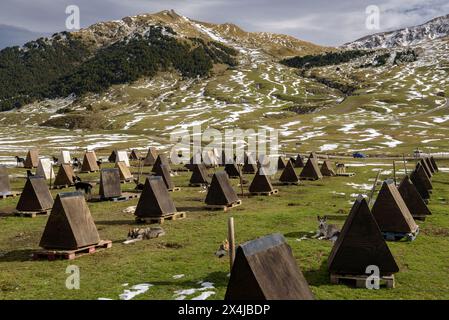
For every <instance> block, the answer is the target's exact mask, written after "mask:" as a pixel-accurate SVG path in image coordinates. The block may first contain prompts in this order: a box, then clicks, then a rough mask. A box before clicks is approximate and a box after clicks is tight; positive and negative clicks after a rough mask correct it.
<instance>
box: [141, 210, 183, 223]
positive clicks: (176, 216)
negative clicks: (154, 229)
mask: <svg viewBox="0 0 449 320" xmlns="http://www.w3.org/2000/svg"><path fill="white" fill-rule="evenodd" d="M186 217H187V214H186V213H185V212H175V213H172V214H167V215H164V216H161V217H145V218H143V217H136V222H137V223H146V224H155V223H157V224H163V223H164V222H165V221H166V220H180V219H184V218H186Z"/></svg>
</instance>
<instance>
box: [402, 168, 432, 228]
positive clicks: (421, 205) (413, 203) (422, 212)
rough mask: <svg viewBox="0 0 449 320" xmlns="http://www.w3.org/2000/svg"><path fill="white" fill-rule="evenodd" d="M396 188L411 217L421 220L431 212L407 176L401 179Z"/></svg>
mask: <svg viewBox="0 0 449 320" xmlns="http://www.w3.org/2000/svg"><path fill="white" fill-rule="evenodd" d="M398 190H399V193H400V194H401V196H402V199H403V200H404V202H405V204H406V205H407V208H408V209H409V211H410V213H411V214H412V217H413V219H419V220H423V219H425V218H426V216H428V215H431V214H432V213H431V212H430V210H429V208H428V207H427V205H426V203H425V202H424V200H423V198H422V197H421V195H420V194H419V192H418V190H417V189H416V187H415V186H414V185H413V183H412V181H411V180H410V178H409V176H405V177H404V178H403V179H402V181H401V183H400V184H399V188H398Z"/></svg>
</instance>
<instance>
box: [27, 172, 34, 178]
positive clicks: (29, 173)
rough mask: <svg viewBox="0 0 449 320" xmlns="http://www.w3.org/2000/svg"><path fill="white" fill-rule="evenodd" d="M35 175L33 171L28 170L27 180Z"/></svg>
mask: <svg viewBox="0 0 449 320" xmlns="http://www.w3.org/2000/svg"><path fill="white" fill-rule="evenodd" d="M34 176H35V175H34V174H33V173H32V172H31V170H27V178H29V177H34Z"/></svg>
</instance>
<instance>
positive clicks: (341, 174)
mask: <svg viewBox="0 0 449 320" xmlns="http://www.w3.org/2000/svg"><path fill="white" fill-rule="evenodd" d="M335 176H337V177H353V176H355V173H354V172H344V173H337V174H336V175H335Z"/></svg>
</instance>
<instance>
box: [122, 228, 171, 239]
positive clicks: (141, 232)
mask: <svg viewBox="0 0 449 320" xmlns="http://www.w3.org/2000/svg"><path fill="white" fill-rule="evenodd" d="M163 235H165V231H164V229H162V228H161V227H152V228H145V229H141V228H134V229H129V231H128V240H134V239H138V240H149V239H154V238H159V237H162V236H163Z"/></svg>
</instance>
